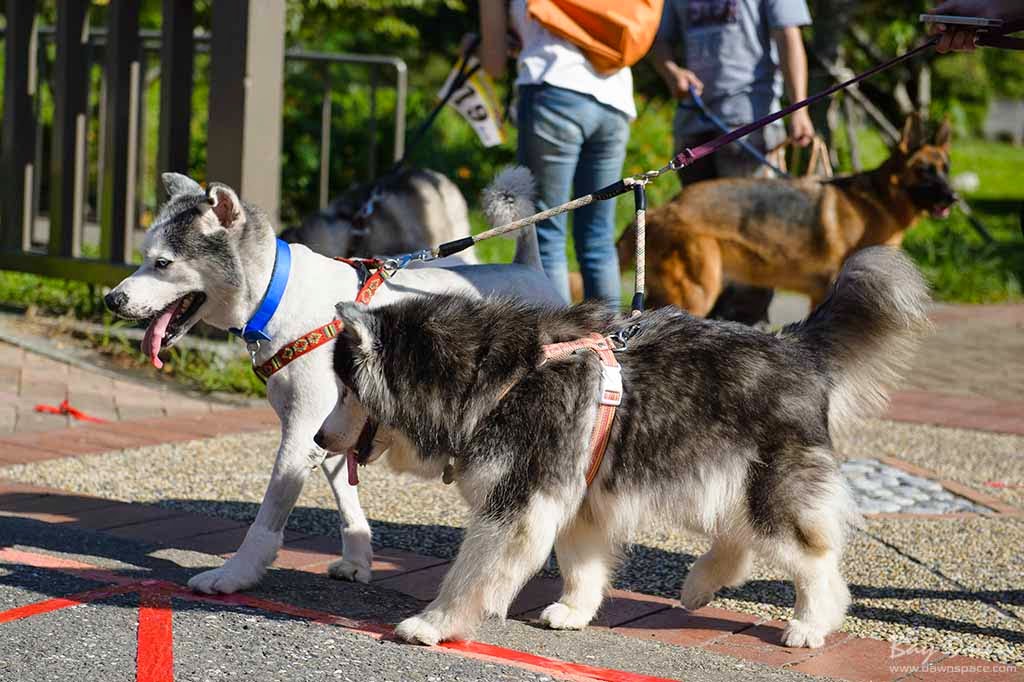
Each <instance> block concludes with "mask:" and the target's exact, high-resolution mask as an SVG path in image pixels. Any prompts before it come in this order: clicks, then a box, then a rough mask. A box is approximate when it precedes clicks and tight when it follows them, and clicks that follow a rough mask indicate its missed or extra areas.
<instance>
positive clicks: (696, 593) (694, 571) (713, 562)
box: [679, 536, 753, 611]
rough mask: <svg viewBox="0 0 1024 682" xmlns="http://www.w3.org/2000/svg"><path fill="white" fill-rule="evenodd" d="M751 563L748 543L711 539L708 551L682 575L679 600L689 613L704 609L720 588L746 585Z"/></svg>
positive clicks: (737, 540) (729, 539) (721, 538)
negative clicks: (684, 578) (712, 540)
mask: <svg viewBox="0 0 1024 682" xmlns="http://www.w3.org/2000/svg"><path fill="white" fill-rule="evenodd" d="M752 563H753V554H752V552H751V549H750V545H749V543H746V542H743V541H741V540H739V539H737V538H729V537H724V536H722V537H718V538H715V540H714V542H712V544H711V549H709V550H708V551H707V552H705V553H704V554H702V555H701V556H700V557H699V558H698V559H697V561H695V562H693V566H692V567H691V568H690V572H689V573H687V574H686V580H684V581H683V589H682V592H681V593H680V596H679V601H680V602H681V603H682V605H683V606H685V607H686V608H688V609H690V610H691V611H692V610H694V609H699V608H700V607H702V606H707V605H708V603H710V602H711V600H712V599H714V598H715V593H716V592H718V590H720V589H721V588H723V587H736V586H738V585H742V584H743V583H744V582H746V580H747V576H749V575H750V569H751V565H752Z"/></svg>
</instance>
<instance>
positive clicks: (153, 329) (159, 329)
mask: <svg viewBox="0 0 1024 682" xmlns="http://www.w3.org/2000/svg"><path fill="white" fill-rule="evenodd" d="M179 305H181V302H180V301H178V302H176V303H175V304H174V305H172V306H168V308H167V310H165V311H163V312H162V313H160V315H158V316H157V317H154V318H153V321H152V322H150V323H149V326H148V327H147V328H146V333H145V335H143V337H142V352H143V353H145V354H146V355H148V356H149V361H150V362H152V363H153V366H154V367H156V368H157V369H160V368H161V367H163V366H164V363H163V360H161V359H160V347H161V346H162V345H163V342H164V334H165V333H166V332H167V325H168V324H170V322H171V317H173V316H174V313H175V312H176V311H177V310H178V306H179Z"/></svg>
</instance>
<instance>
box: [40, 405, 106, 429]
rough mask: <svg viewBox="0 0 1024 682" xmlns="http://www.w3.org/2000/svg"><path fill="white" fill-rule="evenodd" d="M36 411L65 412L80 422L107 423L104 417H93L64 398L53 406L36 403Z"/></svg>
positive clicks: (47, 412) (48, 412)
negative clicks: (72, 405)
mask: <svg viewBox="0 0 1024 682" xmlns="http://www.w3.org/2000/svg"><path fill="white" fill-rule="evenodd" d="M36 412H45V413H46V414H66V415H69V416H70V417H71V418H72V419H77V420H78V421H81V422H92V423H93V424H107V423H108V422H107V420H106V419H100V418H99V417H94V416H92V415H91V414H86V413H85V412H82V411H81V410H79V409H78V408H75V407H71V404H70V403H69V402H68V401H67V400H65V401H63V402H62V403H61V404H60V405H57V406H56V407H54V406H53V405H36Z"/></svg>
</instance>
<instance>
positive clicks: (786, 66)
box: [772, 26, 814, 147]
mask: <svg viewBox="0 0 1024 682" xmlns="http://www.w3.org/2000/svg"><path fill="white" fill-rule="evenodd" d="M772 38H774V39H775V44H776V45H778V47H779V62H780V64H779V66H780V68H781V69H782V78H783V81H784V82H785V84H786V97H787V98H789V101H790V102H799V101H800V100H802V99H806V98H807V51H806V50H805V49H804V38H803V34H802V33H801V32H800V27H799V26H786V27H784V28H777V29H775V30H773V31H772ZM789 135H790V137H792V138H793V141H794V142H796V143H797V144H798V145H800V146H801V147H806V146H807V145H809V144H810V143H811V141H812V140H813V139H814V124H813V123H811V116H810V114H809V113H808V112H807V109H806V108H804V109H800V110H799V111H795V112H793V115H792V116H790V117H789Z"/></svg>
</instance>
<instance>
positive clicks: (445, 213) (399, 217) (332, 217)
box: [280, 169, 477, 264]
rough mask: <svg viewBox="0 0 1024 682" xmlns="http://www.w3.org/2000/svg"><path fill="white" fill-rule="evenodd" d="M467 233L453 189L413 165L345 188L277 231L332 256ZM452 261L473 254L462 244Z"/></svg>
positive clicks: (427, 243) (422, 244) (405, 247)
mask: <svg viewBox="0 0 1024 682" xmlns="http://www.w3.org/2000/svg"><path fill="white" fill-rule="evenodd" d="M368 206H369V210H367V207H368ZM469 233H470V229H469V213H468V211H467V209H466V200H465V198H463V196H462V192H460V191H459V188H458V187H456V186H455V184H454V183H453V182H452V181H451V180H449V179H448V178H446V177H445V176H443V175H441V174H440V173H438V172H436V171H432V170H426V169H413V170H403V171H400V172H399V173H397V174H395V175H393V176H389V177H387V178H384V179H383V180H381V181H379V182H378V183H376V184H373V185H357V186H355V187H353V188H351V189H350V190H349V191H347V192H345V194H343V195H342V196H341V197H339V198H338V199H335V200H334V201H332V202H331V203H330V204H329V205H328V206H327V208H324V209H322V210H320V211H317V212H316V213H314V214H312V215H310V216H307V217H306V218H305V219H304V220H303V221H302V225H301V226H300V227H293V228H289V229H287V230H285V231H284V232H282V233H281V235H280V236H281V239H283V240H285V241H286V242H290V243H293V244H294V243H299V244H305V245H306V246H308V247H309V248H311V249H313V250H314V251H316V252H317V253H319V254H321V255H324V256H330V257H331V258H334V257H339V256H340V257H346V256H385V255H387V256H391V255H395V254H399V253H409V252H410V251H417V250H419V249H424V248H428V247H432V246H437V245H438V244H443V243H445V242H449V241H453V240H455V239H459V238H460V237H465V236H468V235H469ZM456 261H457V262H461V263H463V264H473V263H476V262H477V259H476V254H475V253H474V251H473V249H468V250H466V251H463V252H462V253H460V254H459V255H458V257H457V259H456Z"/></svg>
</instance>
